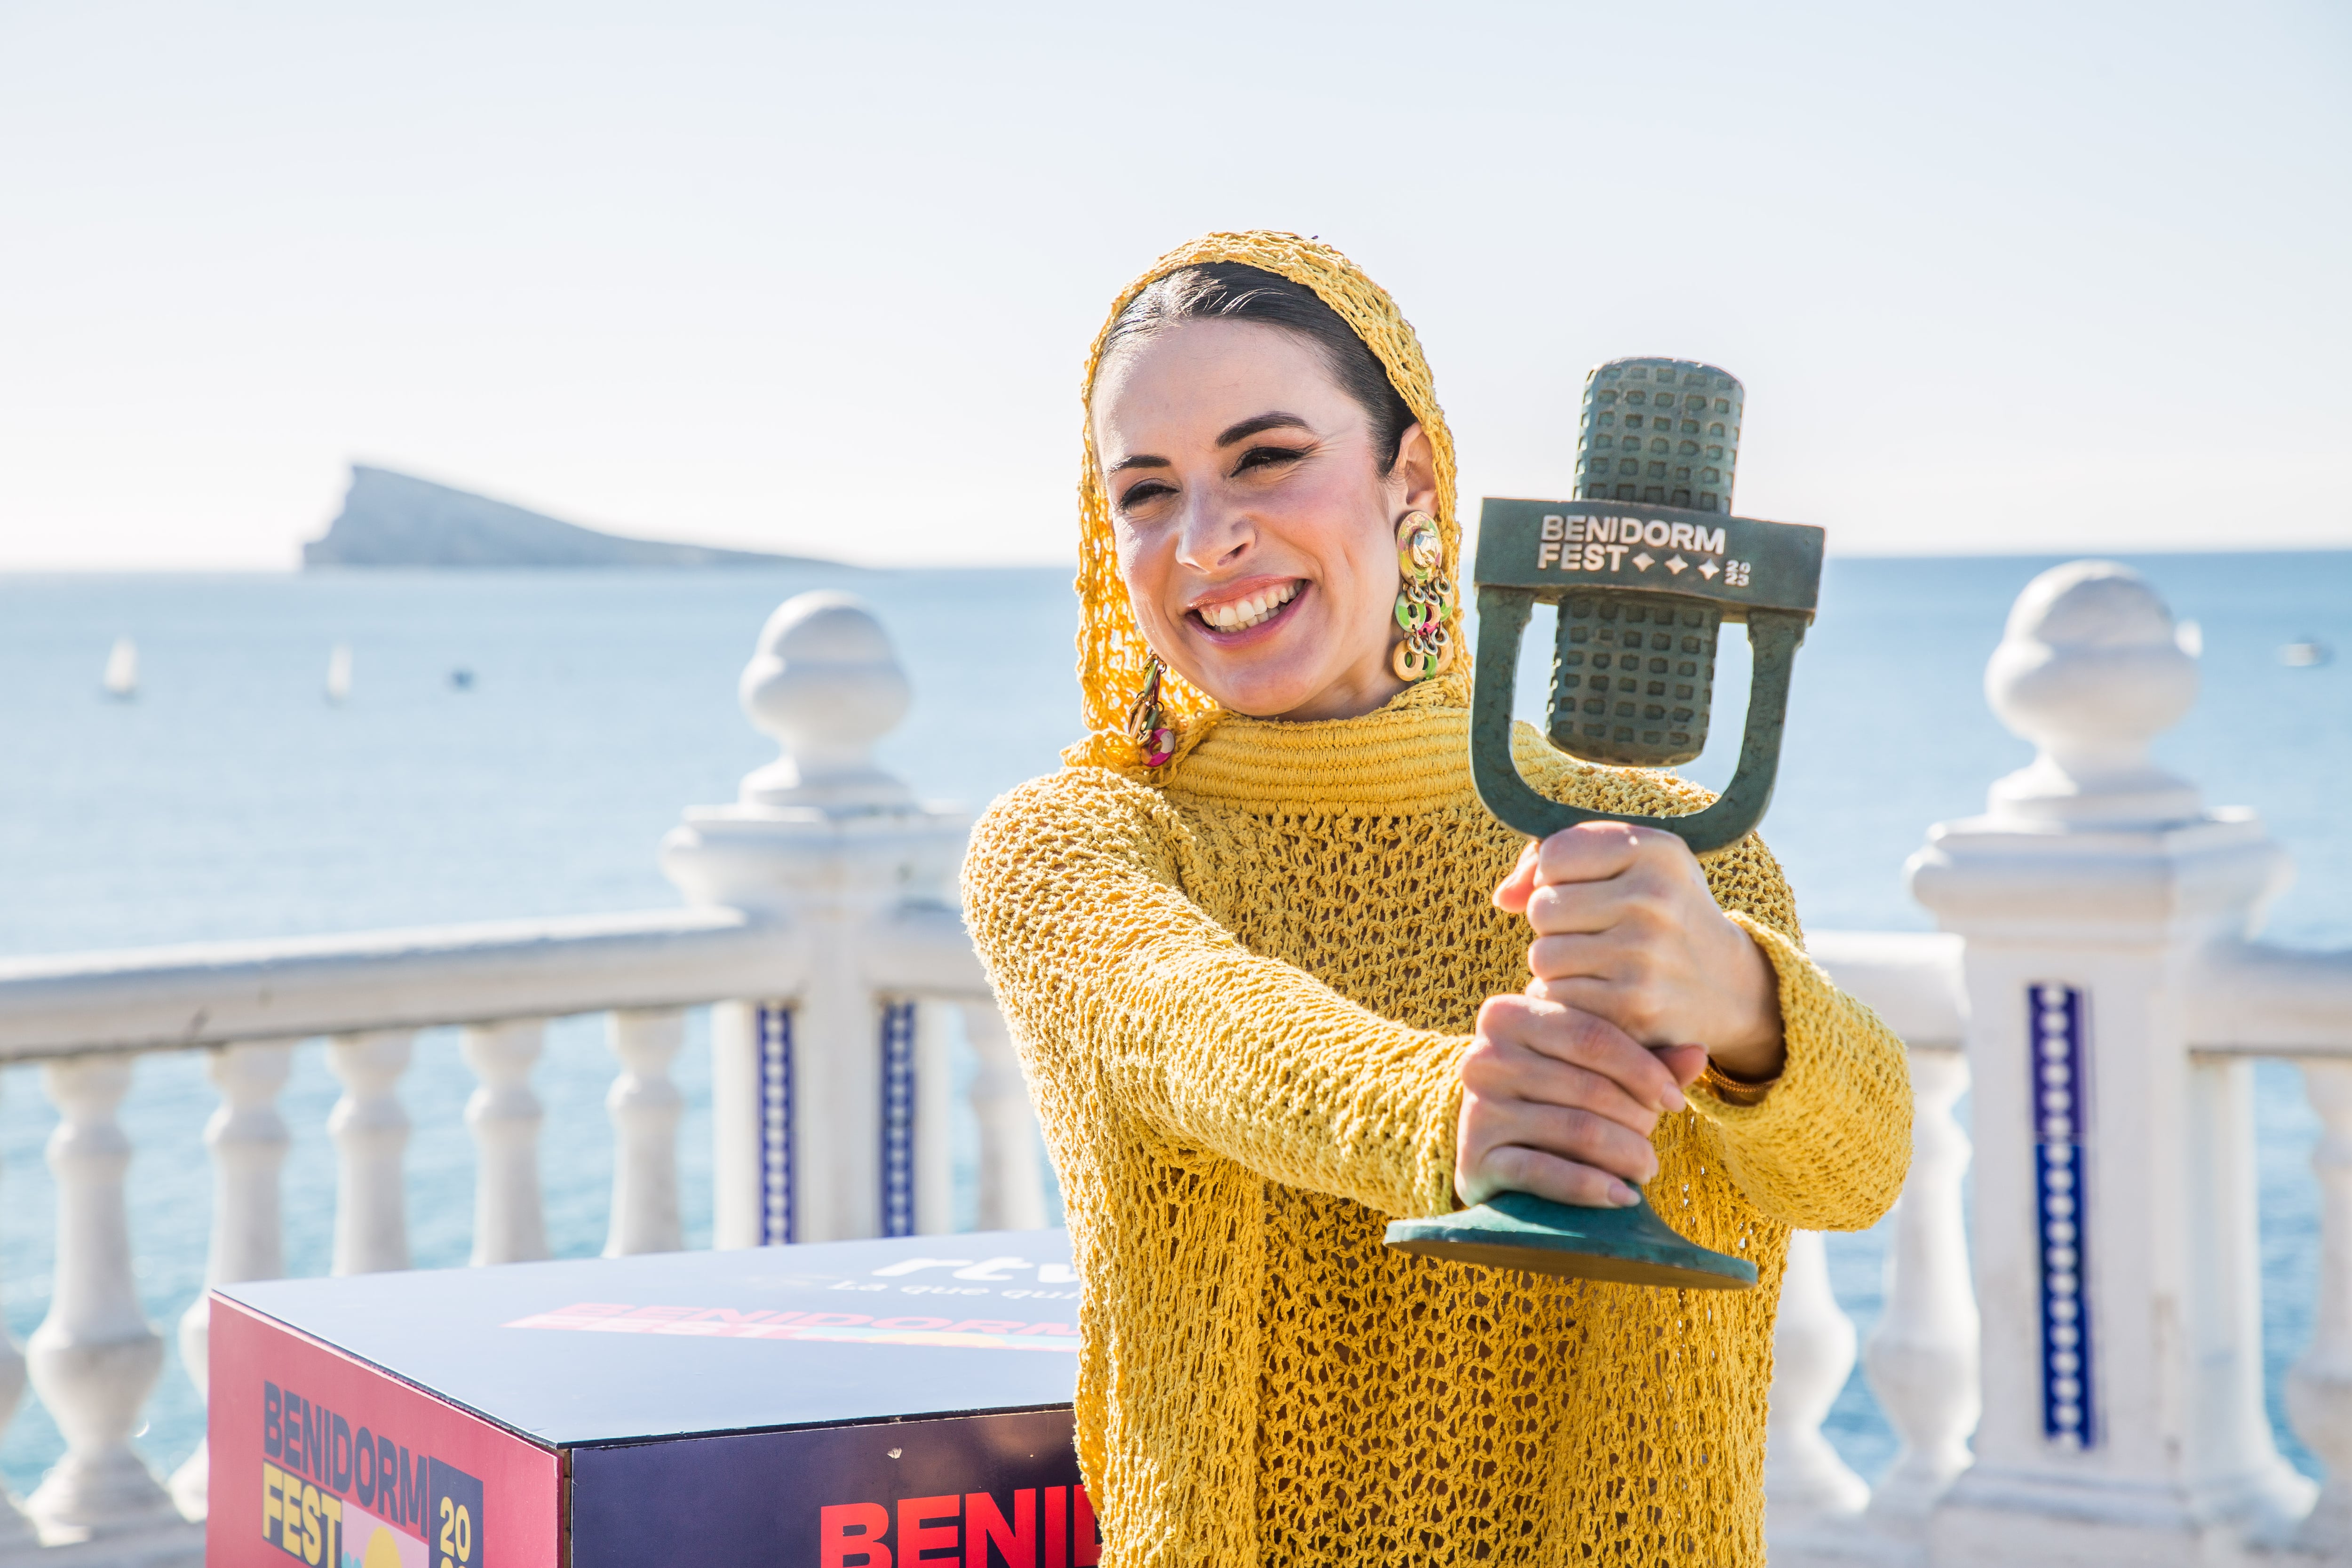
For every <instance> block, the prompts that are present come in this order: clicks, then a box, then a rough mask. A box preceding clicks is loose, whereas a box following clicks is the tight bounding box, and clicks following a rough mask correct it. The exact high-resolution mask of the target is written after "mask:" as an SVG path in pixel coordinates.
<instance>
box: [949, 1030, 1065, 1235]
mask: <svg viewBox="0 0 2352 1568" xmlns="http://www.w3.org/2000/svg"><path fill="white" fill-rule="evenodd" d="M963 1026H964V1033H965V1035H966V1036H967V1037H969V1038H970V1039H971V1047H972V1053H973V1055H975V1056H976V1057H978V1058H980V1059H979V1065H978V1069H977V1070H976V1071H975V1072H974V1073H973V1075H972V1081H971V1109H972V1113H973V1114H974V1115H975V1116H976V1117H977V1118H978V1119H979V1121H980V1228H981V1229H982V1230H1033V1229H1034V1228H1036V1227H1037V1226H1042V1225H1044V1224H1045V1180H1044V1177H1045V1172H1044V1169H1043V1167H1042V1164H1041V1163H1040V1161H1039V1158H1038V1154H1039V1150H1038V1144H1037V1118H1036V1113H1035V1112H1034V1110H1031V1109H1030V1105H1029V1086H1028V1084H1027V1082H1026V1081H1025V1080H1024V1079H1023V1078H1022V1076H1021V1058H1020V1055H1019V1053H1018V1052H1016V1051H1015V1050H1014V1049H1013V1036H1012V1034H1011V1033H1010V1032H1009V1031H1008V1030H1007V1029H1006V1028H1005V1026H1004V1015H1003V1014H1002V1013H1000V1012H998V1011H997V1010H996V1007H995V1005H993V1004H992V1003H987V1002H973V1003H967V1004H965V1005H964V1009H963Z"/></svg>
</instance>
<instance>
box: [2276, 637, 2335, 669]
mask: <svg viewBox="0 0 2352 1568" xmlns="http://www.w3.org/2000/svg"><path fill="white" fill-rule="evenodd" d="M2335 657H2336V650H2335V649H2334V648H2332V647H2328V646H2327V645H2326V643H2324V642H2321V641H2320V640H2319V639H2318V638H2317V637H2305V638H2304V639H2303V640H2302V641H2300V642H2291V643H2287V644H2285V645H2284V646H2283V647H2280V649H2279V650H2278V660H2279V662H2280V663H2281V664H2283V665H2285V666H2286V667H2287V668H2290V669H2311V668H2315V667H2317V666H2319V665H2323V664H2326V663H2328V662H2329V661H2331V660H2333V659H2334V658H2335Z"/></svg>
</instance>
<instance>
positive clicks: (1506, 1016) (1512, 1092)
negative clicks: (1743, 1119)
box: [1454, 884, 1706, 1208]
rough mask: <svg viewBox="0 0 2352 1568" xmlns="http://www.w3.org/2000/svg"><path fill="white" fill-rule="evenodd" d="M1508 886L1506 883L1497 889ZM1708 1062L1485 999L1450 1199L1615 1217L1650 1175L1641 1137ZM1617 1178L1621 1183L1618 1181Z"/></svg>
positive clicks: (1468, 1063) (1544, 1010)
mask: <svg viewBox="0 0 2352 1568" xmlns="http://www.w3.org/2000/svg"><path fill="white" fill-rule="evenodd" d="M1507 885H1508V884H1506V886H1507ZM1705 1063H1706V1056H1705V1054H1704V1053H1702V1052H1701V1051H1699V1050H1698V1049H1697V1048H1696V1047H1680V1048H1678V1049H1672V1050H1665V1051H1652V1050H1649V1049H1646V1048H1644V1047H1643V1046H1642V1045H1641V1043H1640V1042H1638V1041H1636V1040H1635V1039H1634V1038H1633V1037H1632V1036H1630V1035H1628V1034H1626V1033H1625V1031H1624V1030H1622V1029H1621V1028H1619V1027H1618V1026H1616V1025H1614V1024H1612V1023H1610V1022H1609V1021H1608V1020H1607V1019H1605V1018H1600V1017H1596V1016H1593V1015H1592V1014H1590V1013H1585V1012H1580V1011H1579V1010H1578V1009H1576V1008H1574V1007H1570V1006H1564V1005H1561V1004H1559V1003H1558V1002H1551V1001H1545V1000H1543V999H1541V998H1539V997H1535V996H1490V997H1488V998H1487V999H1486V1005H1485V1006H1483V1007H1481V1008H1479V1009H1478V1026H1477V1029H1476V1031H1475V1034H1474V1035H1473V1037H1472V1038H1471V1041H1470V1048H1469V1049H1468V1050H1467V1051H1465V1052H1464V1053H1463V1056H1462V1068H1461V1072H1462V1119H1461V1121H1459V1122H1458V1123H1456V1129H1457V1130H1456V1132H1455V1142H1454V1191H1455V1192H1456V1193H1458V1194H1461V1198H1462V1201H1463V1202H1464V1203H1465V1204H1482V1203H1485V1202H1486V1200H1487V1199H1488V1198H1490V1197H1492V1196H1494V1194H1496V1193H1498V1192H1505V1191H1508V1192H1517V1193H1533V1194H1535V1195H1536V1196H1538V1197H1540V1198H1549V1199H1551V1200H1552V1201H1553V1202H1554V1203H1562V1204H1580V1205H1583V1206H1585V1207H1587V1208H1622V1207H1625V1206H1627V1205H1631V1204H1632V1203H1633V1202H1634V1201H1635V1197H1636V1194H1635V1193H1634V1191H1633V1188H1631V1187H1629V1186H1627V1185H1626V1183H1627V1182H1646V1181H1648V1180H1649V1179H1650V1178H1651V1177H1652V1176H1654V1175H1656V1174H1657V1173H1658V1156H1657V1154H1656V1152H1655V1151H1654V1150H1653V1149H1652V1148H1651V1147H1650V1131H1651V1129H1653V1128H1654V1127H1655V1126H1657V1124H1658V1118H1659V1117H1660V1116H1662V1115H1664V1113H1665V1112H1667V1111H1670V1110H1681V1109H1682V1108H1683V1096H1682V1086H1683V1085H1684V1084H1685V1083H1688V1082H1689V1081H1690V1080H1691V1079H1694V1078H1696V1077H1697V1076H1698V1071H1699V1068H1701V1067H1702V1066H1703V1065H1705ZM1620 1178H1622V1180H1621V1179H1620Z"/></svg>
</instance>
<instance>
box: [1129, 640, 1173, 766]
mask: <svg viewBox="0 0 2352 1568" xmlns="http://www.w3.org/2000/svg"><path fill="white" fill-rule="evenodd" d="M1160 669H1161V666H1160V656H1159V655H1158V654H1156V653H1155V654H1153V655H1151V656H1150V659H1149V660H1148V661H1147V662H1146V663H1145V665H1144V673H1143V689H1142V690H1140V691H1139V692H1137V693H1136V694H1135V704H1134V706H1133V707H1131V708H1129V710H1127V733H1128V738H1129V739H1130V740H1132V741H1133V742H1135V746H1136V750H1138V751H1139V752H1142V753H1143V765H1144V766H1145V767H1147V768H1157V767H1164V766H1166V765H1167V763H1168V759H1169V758H1171V757H1172V756H1174V755H1175V754H1176V731H1173V730H1171V729H1170V728H1169V727H1168V723H1167V721H1166V719H1165V718H1164V717H1163V716H1162V715H1161V713H1160Z"/></svg>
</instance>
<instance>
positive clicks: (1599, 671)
mask: <svg viewBox="0 0 2352 1568" xmlns="http://www.w3.org/2000/svg"><path fill="white" fill-rule="evenodd" d="M1744 400H1745V392H1744V390H1743V389H1742V388H1741V386H1740V384H1739V378H1738V376H1735V375H1733V374H1731V373H1730V372H1729V371H1727V370H1723V369H1719V368H1718V367H1717V366H1715V365H1711V364H1701V363H1699V362H1698V361H1696V360H1687V359H1661V358H1654V357H1637V358H1631V359H1612V360H1607V361H1604V362H1602V363H1600V364H1597V365H1594V366H1593V367H1592V370H1591V374H1587V375H1586V376H1585V378H1584V408H1583V416H1582V420H1581V422H1580V426H1579V429H1578V432H1577V443H1576V494H1577V499H1579V500H1617V501H1631V502H1633V503H1635V504H1636V505H1649V506H1670V507H1679V508H1683V509H1685V510H1691V511H1711V512H1717V513H1728V512H1729V511H1730V510H1731V474H1732V467H1733V465H1734V464H1735V463H1736V462H1737V461H1738V458H1739V416H1740V408H1741V405H1742V403H1743V402H1744ZM1722 625H1723V612H1722V610H1721V608H1720V607H1719V606H1717V605H1711V604H1708V603H1706V602H1704V601H1703V600H1698V599H1690V598H1682V597H1678V596H1673V595H1669V594H1662V593H1655V592H1643V591H1641V590H1638V589H1618V588H1591V589H1586V590H1582V591H1576V592H1570V594H1568V595H1565V596H1564V597H1563V598H1561V600H1560V602H1559V645H1558V650H1557V652H1556V654H1555V655H1554V660H1553V664H1552V703H1551V712H1550V714H1549V726H1548V728H1549V733H1550V737H1551V742H1552V744H1554V745H1556V746H1558V747H1559V749H1560V750H1562V751H1564V752H1568V753H1569V754H1570V755H1571V756H1576V757H1581V758H1583V759H1584V760H1585V761H1586V762H1589V763H1604V764H1606V765H1609V766H1612V767H1625V768H1671V767H1676V766H1679V765H1681V764H1682V763H1687V762H1691V761H1693V760H1695V759H1696V757H1697V756H1698V754H1699V752H1702V751H1704V750H1706V728H1707V712H1708V710H1709V709H1710V708H1711V707H1712V706H1713V705H1714V701H1715V647H1716V638H1717V634H1718V633H1720V631H1721V630H1722Z"/></svg>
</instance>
